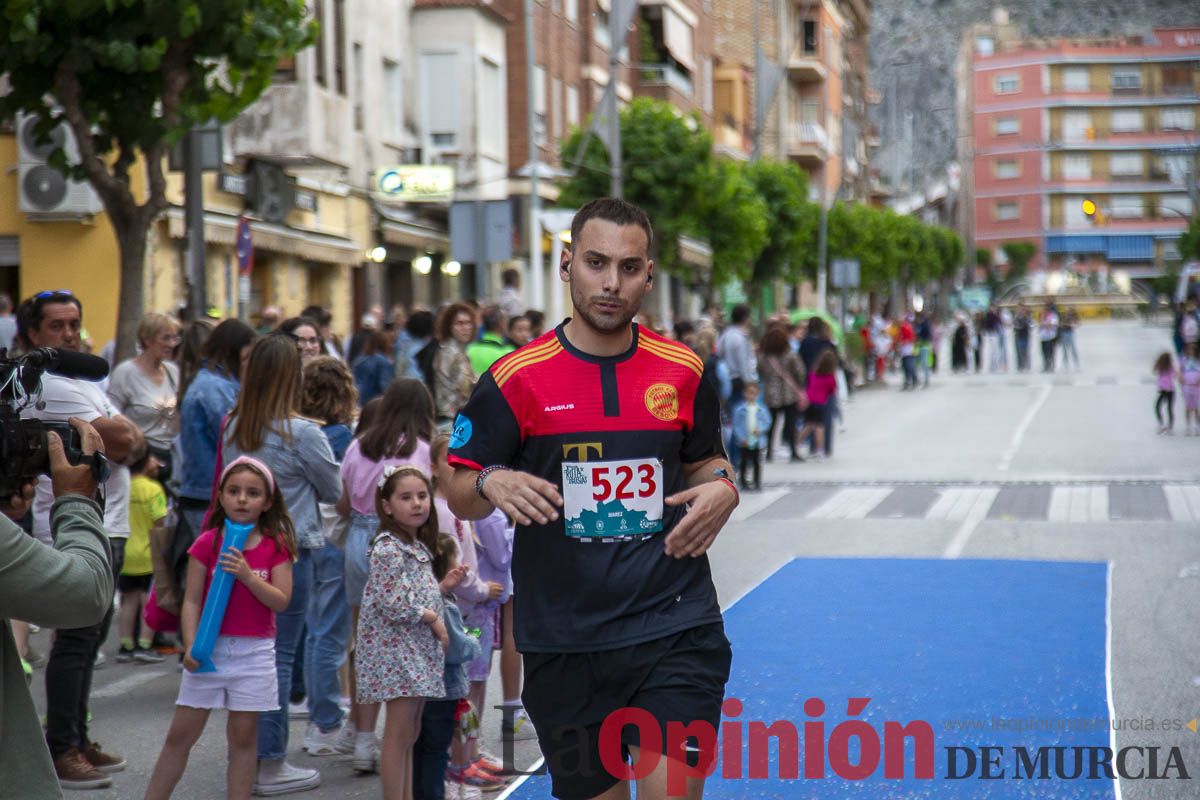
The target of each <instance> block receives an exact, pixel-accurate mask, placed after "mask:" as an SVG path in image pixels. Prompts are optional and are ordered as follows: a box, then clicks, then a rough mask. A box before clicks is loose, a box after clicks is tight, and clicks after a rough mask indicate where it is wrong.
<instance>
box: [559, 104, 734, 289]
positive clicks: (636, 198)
mask: <svg viewBox="0 0 1200 800" xmlns="http://www.w3.org/2000/svg"><path fill="white" fill-rule="evenodd" d="M582 138H583V132H582V131H580V130H576V131H574V132H573V133H572V134H571V135H570V136H568V137H567V138H566V139H565V140H564V141H563V143H562V145H561V146H560V148H559V153H560V154H561V156H562V160H563V164H564V166H565V167H566V168H567V169H570V170H573V171H574V172H575V174H574V175H573V176H572V177H571V178H569V179H568V180H567V181H566V183H564V184H563V187H562V194H561V195H559V203H560V204H562V205H564V206H581V205H583V204H584V203H586V202H588V201H589V200H592V199H595V198H597V197H607V196H608V194H609V159H608V151H607V150H606V149H605V147H604V144H603V143H602V142H601V141H600V140H599V139H598V138H592V139H591V140H590V141H589V142H588V146H587V148H586V150H585V151H584V153H583V155H582V158H581V159H580V163H579V165H578V169H576V167H575V164H574V163H573V160H574V159H575V158H576V154H577V153H578V151H579V145H580V142H581V141H582ZM621 158H622V165H623V166H624V170H625V174H624V179H625V181H624V189H625V191H624V194H625V199H626V200H628V201H629V202H631V203H634V204H636V205H638V206H641V207H642V208H643V209H645V211H646V213H647V214H649V215H650V221H651V223H653V225H654V234H655V237H654V238H655V252H654V259H655V262H656V263H657V265H658V267H659V268H661V269H665V270H666V271H667V272H669V273H672V274H679V275H681V277H684V278H685V279H688V278H690V276H688V275H685V274H681V272H682V270H681V266H680V264H679V260H678V253H677V250H678V240H679V235H680V234H682V233H690V232H693V231H695V230H696V228H697V213H698V211H699V209H698V204H697V199H698V197H699V196H700V194H701V192H703V191H704V189H705V186H706V181H708V180H709V179H710V177H711V176H710V170H709V164H710V163H711V160H712V136H711V135H709V133H708V131H707V130H706V129H705V128H704V126H703V125H702V124H700V121H699V120H698V119H697V118H696V117H695V116H694V115H693V116H683V115H681V114H680V113H679V112H678V111H676V109H675V108H674V107H673V106H671V105H670V104H668V103H663V102H661V101H658V100H652V99H650V98H646V97H637V98H634V101H633V102H632V103H630V104H629V105H628V106H627V107H626V108H624V109H622V110H621Z"/></svg>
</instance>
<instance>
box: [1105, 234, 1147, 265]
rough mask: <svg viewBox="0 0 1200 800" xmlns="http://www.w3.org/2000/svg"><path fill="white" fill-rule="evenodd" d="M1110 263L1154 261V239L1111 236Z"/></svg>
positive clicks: (1109, 240) (1109, 246) (1109, 239)
mask: <svg viewBox="0 0 1200 800" xmlns="http://www.w3.org/2000/svg"><path fill="white" fill-rule="evenodd" d="M1107 255H1108V260H1109V261H1153V260H1154V239H1153V237H1150V236H1109V237H1108V253H1107Z"/></svg>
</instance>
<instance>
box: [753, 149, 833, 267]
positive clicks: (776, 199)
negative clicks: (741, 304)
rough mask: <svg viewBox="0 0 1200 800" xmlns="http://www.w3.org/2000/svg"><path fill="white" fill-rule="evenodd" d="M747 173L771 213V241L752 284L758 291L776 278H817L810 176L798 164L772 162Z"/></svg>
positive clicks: (761, 255) (755, 165)
mask: <svg viewBox="0 0 1200 800" xmlns="http://www.w3.org/2000/svg"><path fill="white" fill-rule="evenodd" d="M744 169H745V171H746V177H747V178H748V179H749V181H750V183H751V185H753V186H754V190H755V191H756V192H757V193H758V196H759V197H761V198H762V200H763V202H764V203H765V204H766V212H767V241H766V244H765V245H764V246H763V248H762V252H760V253H759V255H758V258H757V259H756V260H755V262H754V271H753V272H752V274H751V278H750V280H751V283H753V284H754V285H755V286H756V287H757V286H765V285H767V284H768V283H770V282H771V281H773V280H775V279H776V278H784V279H786V280H789V281H791V280H797V279H799V277H800V276H802V275H806V274H811V275H816V261H815V259H810V256H812V255H813V254H814V253H815V250H816V247H817V221H818V209H817V206H816V205H815V204H813V203H810V202H808V176H807V175H806V174H804V172H802V171H801V170H800V168H799V167H797V166H796V165H795V164H791V163H788V162H781V161H772V160H770V159H762V160H760V161H755V162H753V163H750V164H747V165H745V167H744ZM810 261H811V264H810V263H809V262H810Z"/></svg>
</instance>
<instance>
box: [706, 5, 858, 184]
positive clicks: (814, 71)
mask: <svg viewBox="0 0 1200 800" xmlns="http://www.w3.org/2000/svg"><path fill="white" fill-rule="evenodd" d="M756 17H757V25H756ZM713 19H714V28H715V33H714V38H715V48H714V50H715V66H714V70H713V93H714V119H713V132H714V134H713V135H714V139H715V140H716V143H717V146H718V148H719V150H720V151H721V152H723V153H725V154H728V155H731V156H732V157H747V156H748V155H749V154H750V153H751V152H753V149H754V143H755V142H754V139H755V136H756V135H757V136H758V140H759V144H760V148H759V152H760V154H762V155H763V156H766V157H770V158H775V159H778V160H780V161H787V160H790V161H792V162H794V163H796V164H797V165H798V166H800V168H801V169H803V170H804V171H805V172H806V173H808V176H809V191H810V193H811V196H812V199H813V200H816V201H820V200H821V199H824V200H825V202H826V204H830V203H832V202H833V201H834V198H835V197H836V198H838V199H842V200H865V199H867V197H868V194H869V180H870V176H869V169H868V162H869V155H870V154H869V144H870V141H869V136H870V125H869V123H868V121H867V98H868V94H869V80H868V74H869V73H868V70H869V63H868V45H869V39H870V24H871V4H870V2H869V1H868V0H841V1H840V2H839V1H838V0H821V2H802V1H801V0H783V1H782V2H779V3H775V4H772V3H767V2H764V1H763V0H715V2H714V3H713ZM756 27H757V41H758V44H759V47H760V48H761V50H762V52H763V54H764V55H765V57H766V58H767V59H769V60H770V61H772V62H774V63H775V64H777V65H778V66H779V67H780V68H782V78H781V80H780V82H779V85H778V87H777V88H776V92H775V94H774V96H773V97H771V98H769V104H768V106H767V113H766V114H765V115H764V117H763V119H762V120H755V119H754V114H755V111H756V108H757V105H758V104H757V102H756V100H755V92H756V91H758V90H759V88H760V87H761V86H763V85H764V84H765V81H766V76H765V75H764V76H760V80H759V81H758V82H756V81H755V70H756V69H757V63H756V58H755V30H756Z"/></svg>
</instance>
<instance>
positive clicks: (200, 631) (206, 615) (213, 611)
mask: <svg viewBox="0 0 1200 800" xmlns="http://www.w3.org/2000/svg"><path fill="white" fill-rule="evenodd" d="M252 530H254V525H253V524H252V523H240V522H230V521H229V520H225V536H224V537H223V538H224V540H223V541H222V542H221V552H222V553H226V552H228V551H229V548H231V547H236V548H237V549H238V550H242V549H243V548H245V546H246V539H247V538H248V537H249V536H250V531H252ZM236 580H237V578H235V577H234V576H233V575H232V574H231V573H228V572H226V571H225V570H223V569H222V568H221V566H220V564H218V565H217V566H216V567H214V568H213V579H212V583H210V584H209V586H208V597H206V598H204V609H203V610H202V611H201V612H200V625H199V627H197V628H196V638H195V639H194V640H193V641H192V649H191V656H192V658H194V659H196V661H198V662H199V663H200V666H199V668H197V669H196V672H216V671H217V668H216V667H214V666H213V663H212V650H213V645H215V644H216V643H217V634H218V633H219V632H220V630H221V622H222V621H223V620H224V619H225V607H226V606H227V605H229V593H230V592H231V591H233V584H234V581H236Z"/></svg>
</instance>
